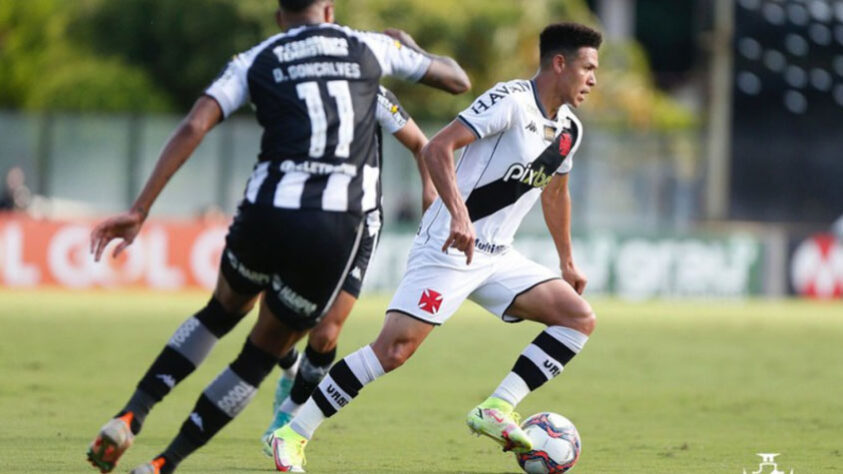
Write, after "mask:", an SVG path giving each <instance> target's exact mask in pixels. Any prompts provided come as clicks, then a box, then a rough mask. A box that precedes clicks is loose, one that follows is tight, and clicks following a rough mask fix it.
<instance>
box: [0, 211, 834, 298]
mask: <svg viewBox="0 0 843 474" xmlns="http://www.w3.org/2000/svg"><path fill="white" fill-rule="evenodd" d="M93 225H94V221H92V220H86V219H79V220H69V221H53V220H43V219H34V218H31V217H28V216H25V215H22V214H20V215H18V214H7V215H0V285H2V286H4V287H14V288H36V287H42V286H53V287H67V288H80V289H81V288H118V287H130V288H132V287H137V288H151V289H162V290H180V289H191V288H192V289H202V288H204V289H209V288H212V287H213V286H214V284H215V282H216V277H217V271H218V266H219V259H220V253H221V251H222V248H223V245H224V236H225V233H226V230H227V222H226V221H225V220H224V219H222V220H202V219H195V220H186V219H173V220H167V219H151V220H150V221H148V222H147V223H146V225H145V226H144V228H143V231H142V232H141V234H140V235H139V236H138V237H137V239H136V240H135V242H134V244H133V245H131V246H130V247H128V249H127V250H126V252H124V254H123V255H121V256H120V257H119V258H117V259H112V258H111V256H110V255H106V256H105V258H103V260H102V261H101V262H98V263H97V262H94V261H93V258H92V256H91V254H90V249H89V246H90V243H89V239H90V232H91V230H92V228H93ZM412 240H413V235H412V234H407V233H403V234H401V233H386V234H384V235H383V237H382V239H381V241H380V245H379V248H378V252H377V255H376V257H375V259H374V262H373V264H372V266H371V268H370V269H369V272H368V274H367V276H366V284H365V286H364V289H365V291H367V292H387V291H391V290H392V289H394V287H395V285H396V283H397V282H398V281H399V280H400V277H401V275H402V273H403V271H404V268H405V265H406V257H407V251H408V249H409V247H410V245H411V243H412ZM806 242H808V243H806V244H803V245H801V246H798V245H795V244H794V243H790V244H788V241H787V239H770V238H766V236H765V235H764V234H763V233H761V232H758V233H730V232H721V233H712V234H689V235H663V234H644V233H639V234H633V233H616V232H605V233H592V234H588V235H577V236H575V237H574V250H575V259H576V262H577V264H578V266H579V267H580V268H581V269H582V270H583V271H584V272H585V274H586V275H587V276H588V278H589V286H588V292H589V294H606V295H616V296H619V297H622V298H625V299H633V300H636V299H649V298H656V297H669V298H741V297H746V296H755V295H772V296H780V295H782V294H784V292H785V291H786V290H787V289H788V288H789V289H790V291H791V292H794V293H797V294H806V295H808V296H819V297H828V296H840V294H841V293H843V291H841V290H843V243H840V242H839V241H837V242H836V243H835V242H834V241H832V242H829V241H828V240H822V239H820V241H817V240H816V239H815V240H810V239H809V240H806ZM112 245H113V244H112ZM788 245H789V248H790V249H795V250H793V252H792V254H793V255H794V256H795V258H794V259H791V260H790V261H788V260H787V255H789V253H788ZM806 245H807V247H805V246H806ZM112 248H113V247H110V248H109V249H108V250H107V251H110V249H112ZM516 248H517V249H518V250H519V251H520V252H521V253H523V254H525V255H526V256H528V257H529V258H531V259H533V260H535V261H537V262H540V263H542V264H544V265H546V266H547V267H549V268H552V269H553V268H558V260H557V257H556V251H555V248H554V245H553V242H552V241H551V239H550V238H549V236H547V235H546V234H545V235H519V237H518V238H517V239H516ZM800 249H802V250H800ZM777 255H778V257H777ZM800 262H801V263H800ZM806 262H807V263H806ZM794 265H796V266H794ZM817 272H819V273H817ZM815 274H816V275H820V276H818V277H813V276H812V275H815ZM789 275H795V278H796V280H792V281H790V280H789ZM806 275H807V276H806ZM817 279H819V280H817ZM805 281H820V282H821V283H819V286H818V285H817V284H814V285H810V284H806V283H804V282H805ZM806 288H807V290H806ZM828 288H831V290H828Z"/></svg>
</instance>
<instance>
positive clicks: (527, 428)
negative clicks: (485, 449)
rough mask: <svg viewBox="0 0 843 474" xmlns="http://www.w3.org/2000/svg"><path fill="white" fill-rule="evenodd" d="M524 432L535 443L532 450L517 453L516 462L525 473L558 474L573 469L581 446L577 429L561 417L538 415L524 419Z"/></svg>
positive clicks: (550, 414)
mask: <svg viewBox="0 0 843 474" xmlns="http://www.w3.org/2000/svg"><path fill="white" fill-rule="evenodd" d="M521 429H523V430H524V432H525V433H526V434H527V437H529V438H530V441H532V442H533V450H532V451H529V452H526V453H516V454H515V459H516V460H517V461H518V465H519V466H521V469H524V472H527V473H530V474H558V473H562V472H567V471H569V470H570V469H571V468H573V467H574V464H576V463H577V460H579V458H580V451H581V450H582V443H581V442H580V434H579V433H577V428H576V427H575V426H574V424H573V423H571V421H570V420H568V419H567V418H565V417H564V416H562V415H559V414H556V413H550V412H542V413H536V414H535V415H533V416H531V417H529V418H527V419H526V420H524V423H522V424H521Z"/></svg>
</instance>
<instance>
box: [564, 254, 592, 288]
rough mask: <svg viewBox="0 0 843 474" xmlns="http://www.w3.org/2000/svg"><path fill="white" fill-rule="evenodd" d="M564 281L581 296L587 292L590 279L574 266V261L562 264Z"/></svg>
mask: <svg viewBox="0 0 843 474" xmlns="http://www.w3.org/2000/svg"><path fill="white" fill-rule="evenodd" d="M562 279H563V280H565V281H567V282H568V284H569V285H571V286H572V287H573V288H574V291H576V292H577V293H579V294H582V292H583V291H585V285H587V284H588V278H586V277H585V275H583V274H582V272H580V269H579V268H577V266H576V265H574V262H573V260H569V261H567V262H564V263H562Z"/></svg>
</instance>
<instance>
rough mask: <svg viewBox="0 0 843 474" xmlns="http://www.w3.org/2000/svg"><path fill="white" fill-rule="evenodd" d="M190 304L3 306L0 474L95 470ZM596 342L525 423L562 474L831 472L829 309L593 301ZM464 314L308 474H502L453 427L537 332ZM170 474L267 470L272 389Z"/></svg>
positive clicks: (363, 401) (381, 383) (224, 353)
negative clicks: (99, 441)
mask: <svg viewBox="0 0 843 474" xmlns="http://www.w3.org/2000/svg"><path fill="white" fill-rule="evenodd" d="M207 298H208V295H206V294H203V293H175V294H168V293H149V292H118V293H110V292H86V293H74V292H66V291H41V292H29V291H14V292H12V291H8V290H5V291H0V307H2V308H3V310H2V315H0V340H2V344H0V373H2V374H3V382H2V384H0V471H2V472H4V473H7V472H95V471H94V470H93V469H92V468H91V467H90V466H88V465H87V464H86V463H85V459H84V453H85V449H86V447H87V444H88V443H89V442H90V439H91V437H93V436H94V435H95V434H96V432H97V429H98V428H99V426H100V425H101V424H102V423H104V422H105V421H106V420H107V419H108V418H109V417H110V416H112V415H113V414H114V413H115V412H116V411H117V410H118V409H119V408H121V407H122V405H123V403H125V401H126V400H127V398H128V397H129V395H130V394H131V392H132V390H133V389H134V386H135V384H136V383H137V381H138V380H139V378H140V376H141V375H142V373H143V371H145V370H146V368H147V367H148V366H149V364H150V363H151V362H152V359H153V358H154V357H155V356H156V355H157V354H158V352H159V351H160V350H161V348H162V346H163V344H164V343H165V342H166V341H167V339H168V338H169V337H170V335H171V334H172V332H173V330H175V328H176V327H178V325H179V324H180V323H181V322H182V321H183V320H184V319H185V318H186V317H187V316H189V315H190V314H192V313H193V312H195V311H196V310H197V309H199V308H200V307H201V306H203V305H204V303H205V301H206V300H207ZM386 303H387V299H386V298H385V297H377V296H367V297H364V298H363V299H362V300H361V301H360V302H359V303H358V305H357V307H356V308H355V311H354V313H353V314H352V316H351V318H350V319H349V322H348V324H347V327H346V331H345V333H344V334H343V336H342V337H341V339H340V347H339V354H340V355H345V354H348V353H350V352H352V351H354V350H356V349H357V348H358V347H360V346H361V345H363V344H365V343H368V342H370V341H371V340H372V339H373V338H374V337H375V335H376V334H377V332H378V330H379V328H380V325H381V323H382V319H383V309H384V308H385V307H386ZM593 306H594V308H595V310H596V312H597V314H598V328H597V332H596V333H595V334H594V337H593V338H592V340H591V341H590V342H589V344H588V345H587V346H586V348H585V350H584V351H583V353H582V354H581V355H580V356H578V357H577V358H575V359H574V360H573V361H572V363H571V364H570V365H569V367H568V368H566V370H565V371H564V373H563V374H562V375H561V376H560V377H559V378H557V379H555V380H553V381H551V382H550V383H549V384H548V385H546V386H544V387H542V388H540V389H539V390H538V391H537V392H535V393H534V394H532V395H530V396H529V397H528V398H527V399H526V400H525V401H524V403H522V404H521V405H520V406H519V407H518V410H519V411H520V412H521V413H522V415H524V416H527V415H529V414H532V413H535V412H538V411H555V412H559V413H561V414H563V415H565V416H567V417H568V418H570V419H571V420H572V421H573V422H574V423H575V424H576V425H577V427H578V429H579V431H580V434H581V435H582V437H583V446H584V448H583V456H582V458H581V460H580V463H579V464H578V466H577V468H576V470H575V472H583V473H676V472H681V473H697V472H698V473H710V472H741V470H742V469H743V468H746V469H747V470H748V471H754V470H757V468H758V467H757V466H758V462H759V461H760V458H759V457H758V456H756V453H761V452H774V453H781V455H780V456H779V457H778V458H777V461H778V462H779V468H780V469H783V470H786V471H789V470H790V469H791V468H793V469H794V472H795V473H800V472H806V473H807V472H810V473H825V472H839V471H840V470H841V465H843V446H841V436H840V433H843V401H841V397H840V396H839V394H840V382H839V380H840V367H841V366H842V365H843V351H841V350H840V341H841V340H843V307H841V305H840V303H810V302H801V301H774V302H765V301H750V302H684V301H682V302H680V301H675V302H651V303H628V302H620V301H614V300H597V301H594V302H593ZM253 321H254V315H250V316H249V317H248V318H247V319H245V320H244V321H243V322H242V323H241V325H240V327H238V328H237V329H236V330H235V331H233V332H232V334H230V335H229V336H227V337H226V338H225V339H224V340H223V341H221V342H220V344H218V346H217V348H216V349H215V350H214V351H213V352H212V354H211V356H210V357H209V358H208V360H207V361H206V362H205V364H203V365H202V366H201V367H200V368H199V369H198V370H197V371H196V373H194V374H193V375H192V376H191V377H189V378H188V379H187V380H186V381H185V382H183V383H182V384H181V385H180V386H179V387H178V388H177V389H175V390H174V392H173V393H172V394H171V395H170V396H169V397H168V398H167V399H165V400H164V402H162V403H161V404H160V405H158V406H157V407H156V408H155V409H154V410H153V412H152V413H151V415H150V416H149V418H148V419H147V423H146V425H145V427H144V431H143V433H141V435H140V436H139V437H138V439H137V440H136V442H135V445H134V446H133V447H132V449H131V450H130V451H129V452H128V453H127V454H126V455H125V456H124V458H123V459H122V460H121V462H120V465H119V466H118V468H117V470H116V472H125V471H126V470H128V469H131V468H132V467H134V466H135V465H137V464H139V463H141V462H144V461H146V460H148V459H150V458H151V457H152V456H154V455H155V454H157V453H158V452H160V451H161V450H163V449H164V447H166V445H167V444H168V443H169V440H170V439H171V438H172V436H173V435H175V433H176V432H177V430H178V428H179V426H180V425H181V423H182V421H183V420H184V419H185V417H186V416H187V415H188V413H189V410H190V409H191V408H192V406H193V404H194V402H195V401H196V398H197V396H198V395H199V393H200V392H201V390H202V389H203V388H204V387H205V385H206V384H207V383H208V382H210V380H211V379H212V378H213V377H214V376H215V375H216V374H217V373H219V371H220V370H222V368H223V367H224V366H225V365H226V364H228V363H229V362H231V361H232V360H233V359H234V357H235V356H236V354H237V352H238V351H239V349H240V347H241V346H242V343H243V340H244V338H245V337H246V334H247V332H248V330H249V328H250V327H251V324H252V323H253ZM540 329H541V328H540V327H539V326H538V325H536V324H533V323H520V324H514V325H510V324H503V323H501V322H499V321H497V320H496V319H495V318H494V317H493V316H491V315H489V314H487V313H485V312H484V311H483V310H482V309H481V308H479V307H477V306H475V305H473V304H470V303H469V304H466V305H464V306H463V308H462V309H461V310H460V312H458V313H457V314H456V315H455V316H454V317H453V318H452V319H451V320H450V321H449V322H448V323H447V324H445V325H444V326H443V327H441V328H437V329H436V330H434V332H433V333H432V334H431V336H430V337H429V338H428V340H427V341H426V342H425V344H424V345H423V346H422V347H421V349H420V350H419V351H418V353H417V354H416V355H415V356H414V357H413V358H412V359H411V360H410V361H409V362H408V363H407V364H406V365H405V366H404V367H403V368H401V369H399V370H398V371H396V372H395V373H393V374H389V375H387V376H386V377H383V378H382V379H380V380H378V381H377V382H375V383H374V384H372V385H371V386H369V387H366V388H365V389H364V390H363V392H362V393H361V395H360V396H359V397H358V398H357V399H356V400H354V402H353V403H351V404H350V405H349V406H348V407H347V408H346V409H344V410H343V411H342V413H340V414H339V415H337V416H336V417H334V418H332V419H330V420H328V421H327V422H326V423H325V424H324V425H323V426H322V428H321V429H320V431H319V432H318V433H317V435H316V437H315V438H314V440H313V442H311V443H310V445H309V446H308V448H307V455H308V461H309V463H308V465H307V469H308V471H309V472H474V473H478V472H517V471H518V467H517V465H516V463H515V461H514V459H513V458H512V456H511V455H509V454H503V453H501V452H500V450H499V449H498V448H497V447H496V445H494V444H493V443H491V442H490V441H488V440H487V439H485V438H482V439H480V438H475V437H472V436H470V435H469V434H468V428H467V427H466V426H465V423H464V418H465V415H466V413H467V411H468V410H469V409H470V408H472V407H473V406H474V405H476V404H477V403H479V402H480V401H482V400H483V399H484V398H485V397H486V396H488V394H489V393H490V392H491V391H492V390H494V388H495V387H496V386H497V384H498V382H499V381H500V379H501V378H503V376H504V375H506V373H507V372H508V371H509V369H510V368H511V367H512V364H513V363H514V361H515V359H516V358H517V355H518V354H519V353H520V352H521V350H523V348H524V347H525V346H526V345H527V344H528V343H529V342H530V341H531V340H532V339H533V338H534V337H535V336H536V334H538V332H539V331H540ZM277 376H278V372H277V371H276V372H275V373H273V374H272V375H271V376H270V378H268V379H267V381H266V382H265V383H264V387H263V389H262V390H261V391H260V392H259V394H258V396H257V397H256V398H255V400H254V401H253V403H252V404H251V405H250V406H249V407H248V408H247V409H246V410H245V411H244V412H243V413H242V414H241V415H240V417H238V418H237V419H236V420H234V421H233V422H232V423H231V424H230V425H229V426H227V427H226V428H225V429H224V430H223V431H222V432H221V433H220V434H219V435H218V436H217V437H216V438H214V439H213V440H212V441H211V442H210V443H209V444H208V445H207V446H205V447H204V448H202V449H201V450H200V451H199V452H197V453H196V454H194V455H193V456H192V457H190V458H189V459H188V460H187V461H185V462H184V463H183V464H182V465H181V467H180V470H179V472H206V473H207V472H266V471H268V470H269V471H271V470H273V469H274V467H273V463H272V461H271V460H270V459H268V458H265V457H263V456H262V454H261V452H260V446H259V444H258V438H259V436H260V435H261V434H262V432H263V430H264V429H265V427H266V424H267V423H268V422H269V416H270V413H269V412H270V406H271V397H272V391H273V388H272V386H273V385H274V383H275V380H276V377H277Z"/></svg>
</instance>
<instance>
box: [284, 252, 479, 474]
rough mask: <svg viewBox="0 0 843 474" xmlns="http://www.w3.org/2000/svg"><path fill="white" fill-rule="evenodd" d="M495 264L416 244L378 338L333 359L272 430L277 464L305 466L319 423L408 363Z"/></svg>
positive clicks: (297, 467)
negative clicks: (296, 408) (306, 449)
mask: <svg viewBox="0 0 843 474" xmlns="http://www.w3.org/2000/svg"><path fill="white" fill-rule="evenodd" d="M491 269H492V265H490V264H489V262H488V261H486V260H484V259H483V258H480V259H477V260H475V262H474V263H472V265H471V266H466V265H465V256H463V255H462V254H459V255H448V254H443V253H442V252H441V250H439V249H438V248H427V247H425V246H423V245H416V246H414V247H413V249H412V250H411V251H410V255H409V258H408V260H407V272H406V273H405V274H404V276H403V278H402V279H401V282H400V283H399V285H398V289H397V290H396V292H395V295H394V296H393V298H392V301H391V302H390V304H389V310H388V311H387V318H386V321H385V323H384V326H383V328H382V329H381V332H380V334H379V335H378V337H377V339H376V340H375V342H373V343H372V344H371V345H369V346H365V347H363V348H361V349H359V350H357V351H356V352H354V353H352V354H350V355H348V356H347V357H346V358H344V359H343V360H341V361H339V362H337V363H336V364H334V366H333V367H331V370H330V371H329V372H328V376H327V377H325V379H324V380H322V382H321V383H320V384H319V386H318V387H317V388H316V390H314V391H313V393H312V394H311V396H310V398H309V399H308V400H307V402H305V404H304V405H303V406H302V407H301V409H300V410H299V413H298V414H297V415H296V416H295V417H294V418H293V419H292V420H291V421H290V423H289V424H287V425H284V426H283V427H282V428H280V429H278V430H276V431H275V432H274V433H273V453H274V455H275V465H276V467H277V468H278V469H279V470H281V471H285V470H286V471H289V470H296V469H299V468H301V464H302V462H303V460H304V452H303V448H304V445H305V444H306V443H307V441H308V440H309V439H310V438H311V437H312V436H313V432H314V431H315V430H316V428H317V427H318V426H319V425H320V424H321V423H322V422H323V421H324V420H325V419H326V418H328V417H330V416H332V415H334V414H335V413H336V412H337V411H338V410H339V409H341V408H342V407H344V406H345V405H347V404H348V403H349V402H350V401H351V399H352V398H354V397H355V396H357V394H358V393H359V392H360V389H362V388H363V386H365V385H366V384H368V383H371V382H372V381H374V380H375V379H376V378H378V377H380V376H381V375H383V374H384V373H386V372H389V371H392V370H394V369H396V368H397V367H399V366H400V365H401V364H403V363H404V362H405V361H406V360H407V359H408V358H409V357H410V356H411V355H412V354H413V353H414V352H415V350H416V349H417V348H418V346H419V345H420V344H421V343H422V341H423V340H424V339H425V338H426V337H427V335H428V334H429V333H430V331H432V330H433V328H434V327H435V326H437V325H440V324H442V323H444V322H445V321H446V320H447V319H448V318H450V317H451V315H453V314H454V312H455V311H456V310H457V309H458V308H459V306H460V305H461V304H462V302H463V301H464V300H465V298H466V297H467V296H468V295H469V294H470V293H471V292H472V291H473V290H474V289H475V288H476V287H477V284H478V282H480V281H483V279H485V278H486V276H487V275H488V273H489V272H490V271H491Z"/></svg>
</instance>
